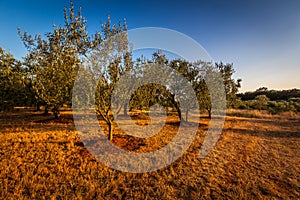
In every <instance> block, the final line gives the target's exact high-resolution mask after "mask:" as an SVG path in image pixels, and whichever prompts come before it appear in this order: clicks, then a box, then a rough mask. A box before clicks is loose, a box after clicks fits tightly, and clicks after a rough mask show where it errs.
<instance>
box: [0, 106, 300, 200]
mask: <svg viewBox="0 0 300 200" xmlns="http://www.w3.org/2000/svg"><path fill="white" fill-rule="evenodd" d="M51 118H52V116H43V115H41V113H38V112H33V111H32V110H30V109H21V108H20V109H19V110H18V111H15V112H12V113H0V181H1V186H0V199H300V115H299V114H293V113H284V114H282V115H275V116H272V115H269V114H266V113H263V112H260V111H238V110H228V116H226V121H225V126H224V129H223V132H222V136H221V138H220V140H219V141H218V143H217V145H216V146H215V148H214V149H213V150H212V151H211V152H210V153H209V154H208V156H206V157H205V158H204V159H200V158H199V149H200V146H201V143H202V142H203V140H204V136H205V134H206V131H207V128H208V126H209V119H208V118H205V117H203V118H201V119H200V126H199V129H198V132H197V136H196V139H195V140H194V142H193V143H192V145H191V146H190V148H189V149H188V151H187V152H185V153H184V155H183V156H182V157H180V158H179V159H178V160H177V161H176V162H174V163H173V164H171V165H170V166H168V167H165V168H163V169H160V170H158V171H154V172H148V173H142V174H131V173H125V172H120V171H117V170H114V169H110V168H108V167H106V166H104V165H103V164H102V163H100V162H98V161H97V160H96V159H95V158H94V157H93V156H92V155H91V154H89V152H88V151H87V150H86V149H85V147H84V146H83V144H82V143H81V141H80V138H79V137H78V135H77V133H76V131H75V127H74V123H73V121H72V119H71V112H70V111H65V112H63V113H62V120H60V121H55V120H51ZM137 120H140V121H142V120H144V119H142V118H141V119H137ZM168 120H170V121H174V122H176V120H177V119H176V118H175V117H174V116H169V118H168ZM100 123H102V122H100ZM177 126H178V123H167V124H166V125H165V126H164V128H163V130H162V131H161V132H160V133H159V134H158V135H156V136H154V137H152V138H147V139H135V138H132V137H125V136H124V135H123V134H122V133H121V132H120V131H119V130H118V129H116V134H115V135H116V137H115V138H114V140H113V142H114V143H115V144H116V145H118V146H120V147H122V148H125V149H127V150H128V151H130V150H131V151H136V152H147V151H151V150H153V149H157V148H160V147H162V146H163V145H165V144H166V143H168V141H170V140H171V139H172V137H173V136H174V134H176V131H177V128H178V127H177Z"/></svg>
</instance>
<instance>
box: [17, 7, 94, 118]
mask: <svg viewBox="0 0 300 200" xmlns="http://www.w3.org/2000/svg"><path fill="white" fill-rule="evenodd" d="M64 18H65V26H64V27H60V26H58V27H57V26H53V31H52V32H48V33H46V34H45V37H43V38H42V37H41V36H40V35H36V36H35V37H33V36H31V35H28V34H27V32H24V33H21V31H20V29H19V36H20V37H21V39H22V41H23V42H24V45H25V47H26V48H27V50H28V52H29V53H28V55H27V57H26V59H25V62H24V64H25V65H26V66H27V67H28V69H30V75H31V85H32V88H33V90H34V92H35V96H36V99H37V100H38V101H41V102H43V103H44V104H45V105H46V108H51V109H52V111H53V113H54V115H55V117H56V118H58V116H59V108H60V107H61V106H62V105H63V104H70V103H71V97H72V87H73V84H74V80H75V77H76V73H77V70H78V66H79V64H80V63H81V61H82V57H83V56H86V54H87V53H88V51H89V50H90V49H91V48H92V47H93V45H96V44H98V43H99V42H98V41H99V36H98V34H96V35H95V37H94V40H93V41H91V39H90V37H89V36H88V35H87V31H86V20H85V19H84V18H83V17H82V15H81V12H78V14H77V15H76V16H75V11H74V7H73V5H72V2H71V5H70V9H69V13H68V12H67V9H66V8H65V9H64Z"/></svg>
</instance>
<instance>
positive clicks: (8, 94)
mask: <svg viewBox="0 0 300 200" xmlns="http://www.w3.org/2000/svg"><path fill="white" fill-rule="evenodd" d="M64 21H65V24H64V26H54V27H53V30H52V31H51V32H48V33H46V34H45V35H43V36H42V35H35V36H32V35H29V34H28V33H27V32H22V31H21V29H19V36H20V38H21V40H22V41H23V43H24V45H25V47H26V48H27V50H28V54H27V55H26V56H25V57H24V59H23V61H22V62H21V61H18V60H16V59H15V58H14V57H13V55H11V54H10V53H7V52H5V51H4V50H3V49H0V59H1V60H0V76H1V82H0V87H1V91H0V93H1V99H0V102H1V108H2V109H7V108H11V107H13V106H16V105H33V104H34V105H36V106H37V108H39V107H40V106H41V105H43V106H44V107H45V113H47V112H48V110H51V111H52V112H53V114H54V116H55V118H59V110H60V108H61V107H62V106H63V105H71V104H72V92H73V91H72V88H73V85H74V82H75V78H76V75H77V73H78V70H81V72H82V71H84V72H85V73H86V77H89V75H91V76H90V77H91V78H92V79H93V80H94V81H95V83H96V84H95V85H96V87H97V88H96V94H95V108H96V111H97V114H98V115H99V116H101V118H102V119H104V120H105V121H106V123H107V125H108V126H109V133H110V134H109V139H112V132H113V123H114V122H113V121H114V117H113V116H112V114H111V110H112V104H111V100H112V99H111V98H112V92H113V90H114V88H115V86H116V84H117V83H118V81H119V80H120V77H122V75H124V74H125V73H129V74H131V75H132V76H134V77H136V78H137V77H143V76H144V75H145V74H143V73H145V71H143V70H141V68H140V66H141V65H147V66H151V65H153V64H164V65H166V66H168V67H170V68H171V69H174V70H176V71H177V72H179V73H180V74H181V75H182V76H184V77H185V78H186V79H187V80H188V81H189V82H190V83H191V85H192V87H193V90H194V91H195V93H196V96H197V100H198V103H199V105H194V106H200V108H201V109H203V110H207V111H208V114H209V116H211V96H210V92H209V90H208V87H207V84H206V82H205V78H206V76H208V75H209V73H211V72H212V71H214V72H218V73H220V74H221V76H222V78H223V83H224V86H225V92H226V97H227V106H228V107H231V106H233V105H234V104H235V103H236V101H237V96H236V93H237V92H238V88H239V87H240V82H241V80H237V81H236V80H234V79H233V78H232V75H233V73H234V69H233V65H232V64H224V63H210V62H203V61H198V62H194V63H190V62H187V61H185V60H182V59H175V60H169V59H168V58H167V57H166V56H165V55H164V54H163V53H162V52H161V51H158V52H154V53H153V57H152V59H150V60H146V59H137V60H135V61H134V60H133V59H132V52H131V49H130V48H129V46H130V45H129V43H128V39H127V26H126V22H125V21H124V22H123V23H121V22H119V23H118V24H112V23H111V20H110V17H109V16H108V18H107V21H106V23H103V24H102V25H101V29H100V31H98V32H96V33H95V34H93V35H89V34H88V33H87V29H86V23H87V21H86V20H85V19H84V18H83V16H82V14H81V12H80V11H79V12H77V14H76V13H75V11H74V7H73V5H72V2H71V3H70V7H69V9H67V8H65V9H64ZM149 69H150V70H151V68H149ZM91 73H92V74H91ZM174 81H175V80H174ZM170 85H171V84H170ZM90 87H93V86H92V85H91V86H90ZM175 90H176V88H171V87H162V86H160V85H158V84H146V85H144V86H142V87H139V88H137V90H136V91H134V92H133V94H131V96H130V98H129V99H130V101H129V102H120V104H119V109H118V110H119V111H120V110H121V108H123V110H124V114H127V110H128V108H129V110H130V109H149V107H150V106H151V105H153V104H157V103H159V104H161V105H163V106H166V107H172V108H174V110H176V111H177V113H178V117H179V119H180V120H188V117H187V116H188V112H189V110H188V108H189V106H191V105H189V106H185V108H187V109H186V110H185V112H186V119H182V114H181V112H182V109H181V107H183V105H180V104H179V101H178V98H180V97H178V96H176V92H174V91H175ZM87 98H89V97H87ZM186 102H187V104H188V101H186Z"/></svg>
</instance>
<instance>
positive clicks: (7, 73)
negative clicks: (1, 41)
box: [0, 47, 32, 110]
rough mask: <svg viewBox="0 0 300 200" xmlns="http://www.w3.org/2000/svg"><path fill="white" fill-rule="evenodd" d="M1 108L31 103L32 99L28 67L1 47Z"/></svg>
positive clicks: (5, 108) (10, 108)
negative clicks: (23, 65)
mask: <svg viewBox="0 0 300 200" xmlns="http://www.w3.org/2000/svg"><path fill="white" fill-rule="evenodd" d="M0 88H1V89H0V105H1V107H0V110H12V109H13V107H14V106H23V105H29V104H30V103H31V101H32V96H31V90H30V82H29V79H28V77H27V70H26V68H24V67H22V65H21V62H20V61H18V60H16V59H15V58H14V57H13V55H12V54H10V53H7V52H5V50H4V49H2V48H1V47H0Z"/></svg>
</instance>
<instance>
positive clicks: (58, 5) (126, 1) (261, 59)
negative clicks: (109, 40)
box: [0, 0, 300, 91]
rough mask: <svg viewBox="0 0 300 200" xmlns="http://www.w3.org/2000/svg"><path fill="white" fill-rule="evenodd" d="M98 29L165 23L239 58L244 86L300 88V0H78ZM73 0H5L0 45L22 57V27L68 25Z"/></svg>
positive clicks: (221, 54) (0, 5) (0, 8)
mask: <svg viewBox="0 0 300 200" xmlns="http://www.w3.org/2000/svg"><path fill="white" fill-rule="evenodd" d="M73 2H74V4H75V6H82V11H83V15H84V17H85V18H86V19H87V20H88V30H89V32H90V33H94V32H95V30H99V29H100V23H101V22H104V21H105V20H106V14H108V13H109V14H110V15H111V18H112V20H113V22H117V21H118V20H123V19H124V18H126V20H127V25H128V28H129V29H132V28H139V27H164V28H169V29H173V30H176V31H179V32H182V33H184V34H186V35H188V36H190V37H191V38H193V39H195V40H196V41H197V42H198V43H200V44H201V45H202V46H203V47H204V48H205V49H206V50H207V52H208V53H209V54H210V55H211V57H212V58H213V59H214V60H215V61H223V62H225V63H227V62H229V63H233V64H234V68H235V70H236V73H235V75H234V77H235V78H242V80H243V81H242V90H241V91H249V90H255V89H257V88H258V87H261V86H266V87H268V88H269V89H290V88H300V78H299V76H300V64H299V63H300V62H299V58H300V1H299V0H287V1H284V0H245V1H243V0H219V1H217V0H207V1H201V0H192V1H191V0H190V1H189V0H187V1H183V0H181V1H178V0H168V1H167V0H151V1H150V0H149V1H145V0H97V1H96V0H81V1H80V0H73ZM68 5H69V0H52V1H48V0H43V1H42V0H26V1H25V0H0V19H1V20H0V27H1V29H0V46H1V47H3V48H5V49H6V50H10V51H11V53H13V54H14V55H15V56H16V57H17V58H19V59H20V58H21V57H22V56H24V55H25V54H26V50H25V48H24V46H23V44H22V42H21V40H20V38H19V37H18V35H17V27H21V29H22V30H27V31H28V33H30V34H36V33H39V34H43V33H45V32H47V31H51V30H52V24H53V23H54V24H56V25H63V7H64V6H68Z"/></svg>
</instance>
